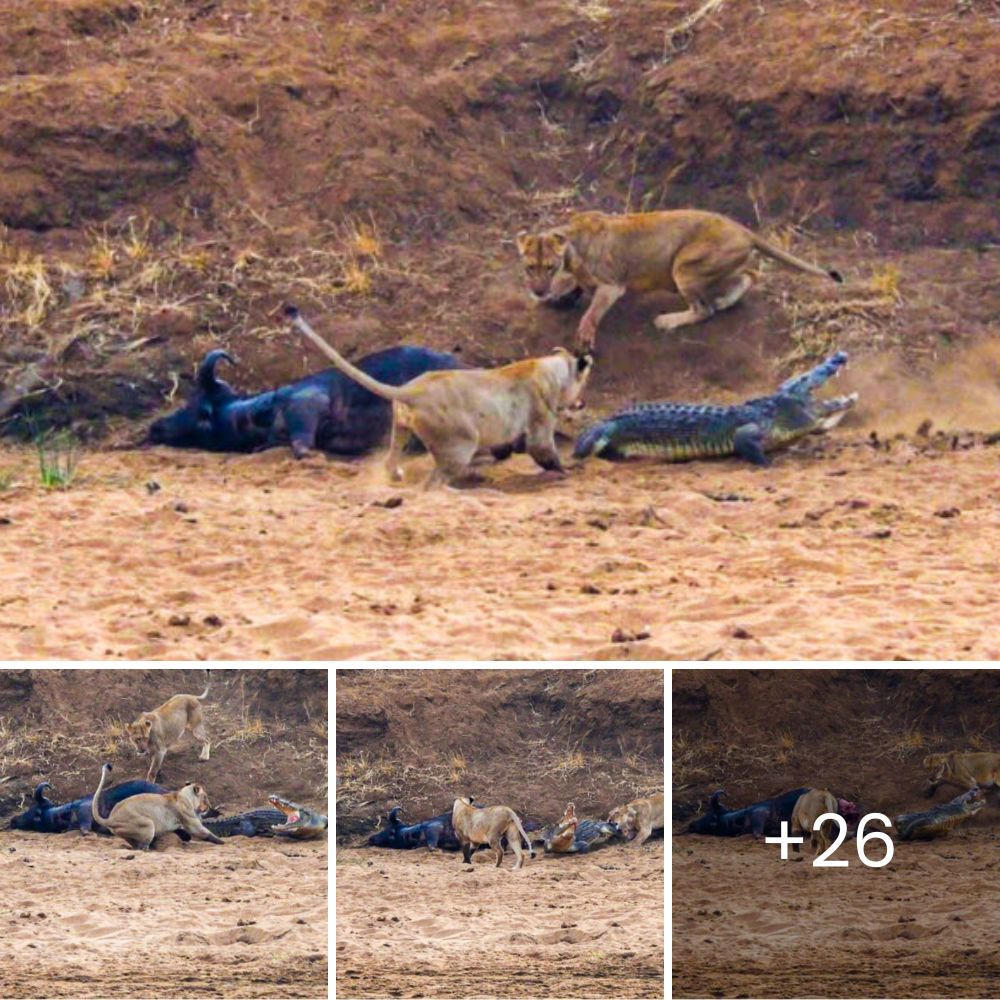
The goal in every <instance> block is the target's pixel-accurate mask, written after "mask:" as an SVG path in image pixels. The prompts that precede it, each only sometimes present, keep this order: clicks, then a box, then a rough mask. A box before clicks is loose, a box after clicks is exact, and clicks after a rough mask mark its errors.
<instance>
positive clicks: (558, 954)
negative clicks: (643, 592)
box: [336, 670, 664, 997]
mask: <svg viewBox="0 0 1000 1000" xmlns="http://www.w3.org/2000/svg"><path fill="white" fill-rule="evenodd" d="M336 697H337V710H336V711H337V841H338V851H337V857H336V870H337V915H338V919H337V959H338V961H337V995H338V996H352V997H375V996H385V995H396V996H410V997H427V996H441V997H467V996H469V995H470V990H472V992H474V993H475V995H477V996H483V997H516V996H528V995H530V996H546V997H548V996H558V997H603V996H621V995H627V996H635V997H656V996H663V992H664V978H663V951H662V943H663V923H662V914H663V886H662V877H663V841H662V840H660V839H659V838H658V837H657V838H654V839H651V840H650V841H648V842H647V843H646V844H644V845H642V846H641V847H639V848H635V847H634V846H632V845H625V844H622V843H615V842H613V843H610V844H608V845H606V846H604V847H601V848H600V849H597V850H594V851H593V852H592V853H591V854H588V855H576V856H554V855H550V856H542V854H541V853H539V855H538V856H537V857H536V858H535V859H528V858H526V859H525V863H524V867H523V869H521V870H520V871H517V872H514V871H512V870H511V869H512V865H513V855H512V854H508V855H507V856H506V857H505V858H504V861H503V866H502V867H501V868H500V869H499V870H497V869H496V868H493V867H491V866H490V865H488V864H486V863H485V862H484V861H480V860H477V863H476V864H474V865H473V866H472V867H471V868H468V867H467V866H464V865H462V864H461V855H460V854H458V853H454V852H449V851H444V852H438V853H437V854H431V853H429V852H428V851H426V850H425V849H424V848H417V849H416V850H413V851H392V850H386V849H378V848H369V847H367V846H366V839H367V835H368V834H369V833H370V832H371V831H373V830H374V829H376V828H378V827H380V826H381V825H382V824H383V823H384V820H385V815H386V813H387V812H388V810H389V809H390V808H391V807H393V806H396V805H400V806H402V807H403V809H404V818H407V819H412V820H414V821H415V820H418V819H422V818H426V817H429V816H433V815H437V814H439V813H441V812H444V811H446V810H447V809H449V808H450V806H451V803H452V802H453V801H454V799H455V797H456V796H457V795H460V794H470V793H471V794H474V795H475V796H477V797H478V796H484V797H485V798H486V799H488V801H489V802H490V803H491V804H500V803H503V804H506V805H509V806H511V807H512V808H513V809H514V810H515V811H516V812H517V813H518V815H519V816H520V817H522V818H523V819H526V820H527V819H534V820H536V821H537V822H540V823H543V824H544V823H550V822H554V821H555V820H556V819H558V818H559V816H560V815H561V814H562V811H563V808H564V806H565V804H566V802H567V801H573V802H574V803H575V805H576V811H577V815H578V816H581V817H601V818H603V817H604V816H606V815H607V813H608V812H609V811H610V809H611V808H612V807H613V806H615V805H618V804H621V803H623V802H627V801H629V800H630V799H632V798H635V797H636V796H638V795H646V794H650V793H651V792H653V791H656V790H659V788H661V787H662V782H663V777H664V775H663V759H662V746H663V738H662V737H663V701H662V698H663V672H662V671H661V670H495V671H494V670H489V671H487V670H480V671H475V670H338V671H337V677H336ZM539 851H540V849H539ZM476 857H477V859H478V858H479V856H478V855H477V856H476ZM549 883H555V884H552V885H550V884H549ZM476 886H478V887H479V889H480V890H481V891H478V892H476V893H472V891H471V890H472V889H473V888H475V887H476ZM487 898H488V899H489V900H490V903H489V908H488V910H484V906H485V903H484V901H485V900H486V899H487ZM472 982H474V983H475V984H476V985H475V987H474V988H473V987H470V983H472Z"/></svg>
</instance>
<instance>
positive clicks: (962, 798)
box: [895, 788, 986, 840]
mask: <svg viewBox="0 0 1000 1000" xmlns="http://www.w3.org/2000/svg"><path fill="white" fill-rule="evenodd" d="M985 804H986V803H985V800H984V799H983V792H982V789H981V788H970V789H969V790H968V791H967V792H963V793H962V794H961V795H959V796H957V797H956V798H954V799H952V800H951V802H949V803H947V804H946V805H941V806H935V807H934V808H933V809H928V810H927V811H926V812H919V813H903V815H902V816H897V817H896V824H895V825H896V829H897V830H898V831H899V839H900V840H932V839H933V838H934V837H944V836H947V834H948V831H949V830H951V829H952V828H953V827H956V826H958V824H959V823H964V822H965V821H966V820H967V819H968V818H969V817H970V816H975V815H976V813H977V812H979V810H980V809H982V808H983V806H984V805H985Z"/></svg>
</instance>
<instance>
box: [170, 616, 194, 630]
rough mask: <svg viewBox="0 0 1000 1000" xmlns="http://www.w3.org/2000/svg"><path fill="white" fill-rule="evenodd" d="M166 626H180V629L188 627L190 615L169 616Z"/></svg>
mask: <svg viewBox="0 0 1000 1000" xmlns="http://www.w3.org/2000/svg"><path fill="white" fill-rule="evenodd" d="M167 624H168V625H177V626H180V627H183V626H185V625H190V624H191V616H190V615H171V616H170V617H169V618H168V619H167Z"/></svg>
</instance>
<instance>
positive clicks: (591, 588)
mask: <svg viewBox="0 0 1000 1000" xmlns="http://www.w3.org/2000/svg"><path fill="white" fill-rule="evenodd" d="M600 592H601V588H600V587H597V586H595V585H594V584H592V583H585V584H584V585H583V586H582V587H581V588H580V593H581V594H599V593H600Z"/></svg>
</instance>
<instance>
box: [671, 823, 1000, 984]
mask: <svg viewBox="0 0 1000 1000" xmlns="http://www.w3.org/2000/svg"><path fill="white" fill-rule="evenodd" d="M914 808H915V809H917V808H922V807H921V806H920V805H919V804H917V805H915V806H914ZM990 812H991V813H992V815H993V820H994V821H995V818H996V814H995V812H993V811H992V810H991V811H990ZM980 821H981V817H979V818H977V820H976V821H975V822H977V823H979V822H980ZM871 829H882V827H880V826H879V825H878V824H874V825H872V826H871ZM998 837H1000V835H998V834H997V833H995V832H994V831H993V830H991V829H989V828H986V827H975V828H968V829H966V830H959V831H955V832H953V833H952V834H951V835H950V836H949V837H948V838H947V839H943V840H939V841H936V842H928V843H903V844H896V845H895V856H894V858H893V860H892V861H891V862H890V864H889V865H888V866H887V867H885V868H881V869H870V868H865V867H863V866H862V865H861V863H860V862H859V861H858V856H857V851H856V848H855V842H854V841H853V840H851V841H848V842H846V843H845V844H844V845H843V846H842V847H841V848H840V849H839V850H838V851H837V853H836V854H835V855H833V857H835V858H837V859H842V860H846V861H848V862H849V867H847V868H839V869H822V870H821V869H817V868H813V867H812V865H811V857H809V858H808V859H807V860H805V861H802V862H798V863H795V862H792V861H791V860H789V861H780V860H779V848H778V845H777V844H774V845H765V844H764V843H763V842H759V843H756V844H755V843H754V842H753V841H752V839H751V838H750V837H741V838H739V839H737V840H728V839H716V838H712V837H696V836H684V837H676V838H675V839H674V841H673V845H672V849H673V895H672V900H673V991H674V996H678V997H746V996H752V997H995V996H997V995H998V990H1000V960H998V959H997V953H996V942H997V927H996V872H995V868H996V865H997V841H998ZM870 853H871V854H872V856H873V857H881V847H880V846H878V845H877V844H876V843H875V842H873V845H872V848H871V851H870Z"/></svg>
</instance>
